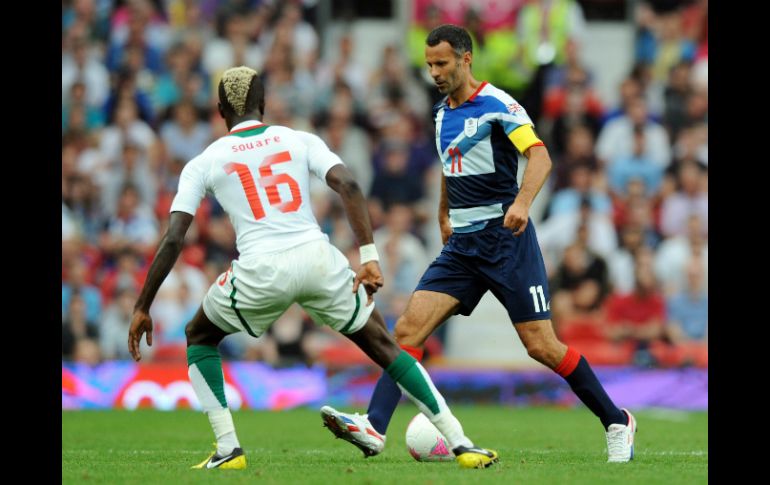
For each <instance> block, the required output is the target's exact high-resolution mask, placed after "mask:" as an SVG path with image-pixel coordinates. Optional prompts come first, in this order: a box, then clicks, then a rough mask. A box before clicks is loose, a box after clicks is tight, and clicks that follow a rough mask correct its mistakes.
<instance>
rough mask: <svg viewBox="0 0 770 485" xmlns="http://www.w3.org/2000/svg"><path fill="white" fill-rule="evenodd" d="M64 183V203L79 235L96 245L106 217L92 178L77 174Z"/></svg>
mask: <svg viewBox="0 0 770 485" xmlns="http://www.w3.org/2000/svg"><path fill="white" fill-rule="evenodd" d="M63 183H64V184H66V186H65V187H63V191H62V203H63V204H65V205H66V207H67V210H68V211H69V212H68V213H69V215H70V216H71V217H72V221H73V223H75V224H76V227H77V231H78V233H79V234H80V236H81V237H82V238H83V239H84V240H85V241H87V242H89V243H92V244H93V243H96V242H97V240H98V237H99V232H100V230H101V223H102V220H103V217H104V216H103V213H102V208H101V207H100V205H99V198H98V197H97V195H98V194H97V193H96V189H95V187H94V184H93V183H92V182H91V178H90V177H88V176H87V175H85V174H81V173H77V172H76V173H75V174H73V175H71V176H69V177H67V178H66V179H65V180H63ZM65 191H66V192H65Z"/></svg>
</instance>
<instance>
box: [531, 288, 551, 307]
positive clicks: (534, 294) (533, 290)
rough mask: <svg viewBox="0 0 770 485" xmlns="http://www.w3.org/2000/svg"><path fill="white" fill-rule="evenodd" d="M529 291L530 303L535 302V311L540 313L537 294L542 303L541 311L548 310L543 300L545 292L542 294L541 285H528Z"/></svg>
mask: <svg viewBox="0 0 770 485" xmlns="http://www.w3.org/2000/svg"><path fill="white" fill-rule="evenodd" d="M529 292H530V293H531V294H532V303H534V304H535V312H536V313H540V304H539V303H538V301H537V295H538V294H539V295H540V301H541V302H542V304H543V311H546V310H548V304H547V303H546V302H545V294H543V285H537V286H530V287H529Z"/></svg>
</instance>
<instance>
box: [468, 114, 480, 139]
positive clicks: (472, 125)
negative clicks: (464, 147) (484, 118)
mask: <svg viewBox="0 0 770 485" xmlns="http://www.w3.org/2000/svg"><path fill="white" fill-rule="evenodd" d="M477 131H479V119H478V118H466V119H465V136H468V137H471V136H473V135H475V134H476V132H477Z"/></svg>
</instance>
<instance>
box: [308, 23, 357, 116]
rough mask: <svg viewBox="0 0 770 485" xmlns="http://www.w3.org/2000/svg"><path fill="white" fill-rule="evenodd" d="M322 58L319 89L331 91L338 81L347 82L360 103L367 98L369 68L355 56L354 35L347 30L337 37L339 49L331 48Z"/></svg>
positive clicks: (318, 80) (317, 75) (318, 82)
mask: <svg viewBox="0 0 770 485" xmlns="http://www.w3.org/2000/svg"><path fill="white" fill-rule="evenodd" d="M330 52H333V54H328V55H327V56H325V57H324V58H322V59H321V62H320V65H319V67H318V71H317V74H316V83H317V85H318V90H319V91H321V92H323V91H329V90H332V89H333V86H334V85H336V84H337V83H340V82H342V83H345V84H346V85H347V86H350V89H351V91H352V94H353V97H354V98H355V100H356V101H357V102H359V103H363V102H364V101H365V100H366V93H367V82H368V80H369V76H370V74H369V69H367V68H366V66H365V65H364V64H362V63H361V62H360V61H358V60H357V59H354V57H353V35H352V33H350V32H345V33H343V34H342V35H340V37H339V38H338V39H337V49H334V50H330Z"/></svg>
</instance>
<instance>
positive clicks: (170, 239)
mask: <svg viewBox="0 0 770 485" xmlns="http://www.w3.org/2000/svg"><path fill="white" fill-rule="evenodd" d="M192 220H193V216H192V215H191V214H188V213H186V212H172V213H171V218H170V220H169V224H168V230H167V231H166V234H165V235H164V236H163V239H162V240H161V241H160V246H159V247H158V251H157V252H156V253H155V258H154V259H153V261H152V265H151V266H150V270H149V272H148V273H147V279H146V280H145V282H144V286H143V287H142V292H141V293H140V294H139V298H138V299H137V301H136V305H134V315H133V317H132V319H131V328H129V330H128V350H129V352H131V356H132V357H133V358H134V360H136V361H139V360H141V359H142V355H141V354H140V353H139V342H140V341H141V340H142V335H143V334H144V333H145V332H146V333H147V345H152V318H150V305H152V301H153V300H154V299H155V294H156V293H158V288H160V285H161V284H162V283H163V280H165V279H166V276H168V273H169V272H170V271H171V268H173V267H174V263H176V260H177V258H178V257H179V253H181V252H182V247H183V246H184V236H185V234H187V229H188V228H189V227H190V224H191V223H192Z"/></svg>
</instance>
